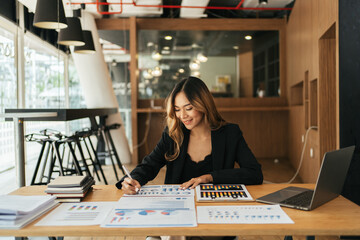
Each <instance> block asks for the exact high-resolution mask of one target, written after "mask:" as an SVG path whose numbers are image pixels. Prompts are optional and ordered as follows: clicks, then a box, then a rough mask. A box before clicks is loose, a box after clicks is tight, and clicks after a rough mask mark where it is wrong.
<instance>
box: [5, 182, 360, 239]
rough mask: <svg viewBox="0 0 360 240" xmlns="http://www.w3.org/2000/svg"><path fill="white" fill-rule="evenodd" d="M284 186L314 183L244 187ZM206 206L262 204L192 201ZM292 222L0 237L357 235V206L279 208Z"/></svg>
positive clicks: (94, 196)
mask: <svg viewBox="0 0 360 240" xmlns="http://www.w3.org/2000/svg"><path fill="white" fill-rule="evenodd" d="M287 186H298V187H306V188H311V189H313V188H314V184H263V185H254V186H246V187H247V189H248V190H249V192H250V194H251V195H252V196H253V198H254V199H256V198H258V197H261V196H263V195H265V194H268V193H271V192H274V191H277V190H279V189H281V188H284V187H287ZM44 189H45V186H29V187H23V188H20V189H18V190H16V191H14V192H13V193H11V194H22V195H38V194H45V193H44ZM122 194H123V193H122V191H121V190H117V189H116V187H115V186H108V185H106V186H103V185H94V190H93V191H92V192H91V193H90V194H89V195H88V196H87V197H86V198H85V201H89V202H99V201H117V200H118V199H119V198H120V197H121V196H122ZM196 205H197V206H206V205H212V206H215V205H228V206H231V205H263V204H261V203H257V202H223V203H221V202H216V203H196ZM282 209H283V210H284V211H285V212H286V214H288V216H289V217H290V218H291V219H292V220H293V221H294V222H295V223H294V224H198V226H197V227H174V228H101V227H100V226H81V227H79V226H67V227H66V228H64V227H61V226H56V227H44V226H43V227H41V226H34V225H35V224H36V222H37V221H38V220H36V221H34V222H33V223H30V224H29V225H28V226H26V227H24V228H22V229H19V230H6V229H3V230H0V235H1V236H17V237H21V236H103V237H107V236H163V235H172V236H184V235H186V236H254V235H262V236H274V235H278V236H285V235H293V236H307V235H311V236H339V235H343V236H345V235H360V221H359V216H360V207H359V206H358V205H356V204H355V203H353V202H351V201H349V200H347V199H346V198H344V197H342V196H339V197H337V198H336V199H334V200H332V201H330V202H328V203H326V204H324V205H322V206H320V207H318V208H316V209H314V210H312V211H301V210H296V209H291V208H285V207H284V208H282Z"/></svg>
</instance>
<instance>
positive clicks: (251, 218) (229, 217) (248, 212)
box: [197, 205, 294, 224]
mask: <svg viewBox="0 0 360 240" xmlns="http://www.w3.org/2000/svg"><path fill="white" fill-rule="evenodd" d="M197 219H198V223H203V224H291V223H294V221H293V220H291V218H290V217H289V216H288V215H287V214H286V213H285V212H284V211H283V210H282V209H281V207H280V205H241V206H235V205H234V206H198V207H197Z"/></svg>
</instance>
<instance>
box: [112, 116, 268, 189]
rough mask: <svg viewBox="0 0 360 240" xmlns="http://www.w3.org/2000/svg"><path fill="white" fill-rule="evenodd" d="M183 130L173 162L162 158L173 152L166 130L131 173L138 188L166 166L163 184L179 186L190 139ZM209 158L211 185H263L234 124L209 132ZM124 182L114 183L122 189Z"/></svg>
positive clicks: (257, 168)
mask: <svg viewBox="0 0 360 240" xmlns="http://www.w3.org/2000/svg"><path fill="white" fill-rule="evenodd" d="M182 130H183V133H184V140H183V144H182V145H181V147H180V153H179V156H178V157H177V158H176V159H174V160H173V161H167V160H166V159H165V153H167V152H168V151H169V152H170V153H171V152H173V149H174V141H173V140H172V139H171V138H170V136H169V134H168V130H167V128H165V130H164V132H163V133H162V137H161V139H160V141H159V142H158V144H157V145H156V147H155V148H154V150H153V151H152V152H151V153H150V154H149V155H147V156H146V157H145V158H144V159H143V161H142V163H141V164H139V165H138V166H137V167H136V168H135V169H134V170H133V171H132V172H131V177H132V178H134V179H136V180H137V181H138V182H139V183H140V184H141V185H145V184H146V183H147V182H148V181H151V180H153V179H154V178H155V177H156V176H157V175H158V173H159V171H160V169H161V168H162V167H164V166H165V165H166V176H165V184H182V183H183V182H181V178H182V173H183V169H184V166H185V156H186V154H187V149H188V144H189V138H190V131H189V130H187V129H186V128H185V127H183V129H182ZM211 156H212V171H211V173H210V174H211V176H212V177H213V183H214V184H221V183H224V184H225V183H238V184H247V185H250V184H261V183H262V181H263V174H262V171H261V165H260V164H259V163H258V162H257V161H256V158H255V156H254V154H253V153H252V152H251V150H250V148H249V147H248V145H247V144H246V142H245V139H244V137H243V135H242V132H241V130H240V128H239V126H238V125H237V124H232V123H228V124H226V125H224V126H222V127H221V128H219V129H217V130H212V131H211ZM235 162H237V163H238V164H239V166H240V168H234V164H235ZM123 179H124V178H123ZM123 179H121V180H120V181H119V182H118V183H116V187H117V188H119V189H120V188H121V183H122V181H123Z"/></svg>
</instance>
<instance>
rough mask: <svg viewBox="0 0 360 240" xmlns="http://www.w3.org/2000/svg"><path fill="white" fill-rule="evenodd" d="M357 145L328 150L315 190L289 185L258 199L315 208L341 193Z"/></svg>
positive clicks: (297, 206) (272, 202) (306, 208)
mask: <svg viewBox="0 0 360 240" xmlns="http://www.w3.org/2000/svg"><path fill="white" fill-rule="evenodd" d="M354 150H355V146H351V147H346V148H342V149H340V150H336V151H332V152H327V153H325V155H324V159H323V162H322V164H321V168H320V173H319V176H318V179H317V181H316V186H315V190H310V189H307V188H300V187H287V188H284V189H281V190H279V191H276V192H273V193H270V194H268V195H265V196H263V197H260V198H258V199H256V201H257V202H262V203H270V204H279V205H281V206H284V207H290V208H296V209H300V210H308V211H309V210H313V209H315V208H317V207H319V206H321V205H323V204H324V203H327V202H329V201H330V200H332V199H334V198H336V197H337V196H339V195H340V193H341V191H342V188H343V185H344V182H345V179H346V175H347V172H348V169H349V166H350V162H351V159H352V156H353V153H354Z"/></svg>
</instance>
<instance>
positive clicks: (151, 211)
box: [139, 210, 156, 216]
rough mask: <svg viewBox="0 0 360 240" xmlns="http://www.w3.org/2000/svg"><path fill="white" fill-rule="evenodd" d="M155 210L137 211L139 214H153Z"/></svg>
mask: <svg viewBox="0 0 360 240" xmlns="http://www.w3.org/2000/svg"><path fill="white" fill-rule="evenodd" d="M155 213H156V211H155V210H143V211H140V212H139V215H143V216H147V215H153V214H155Z"/></svg>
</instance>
